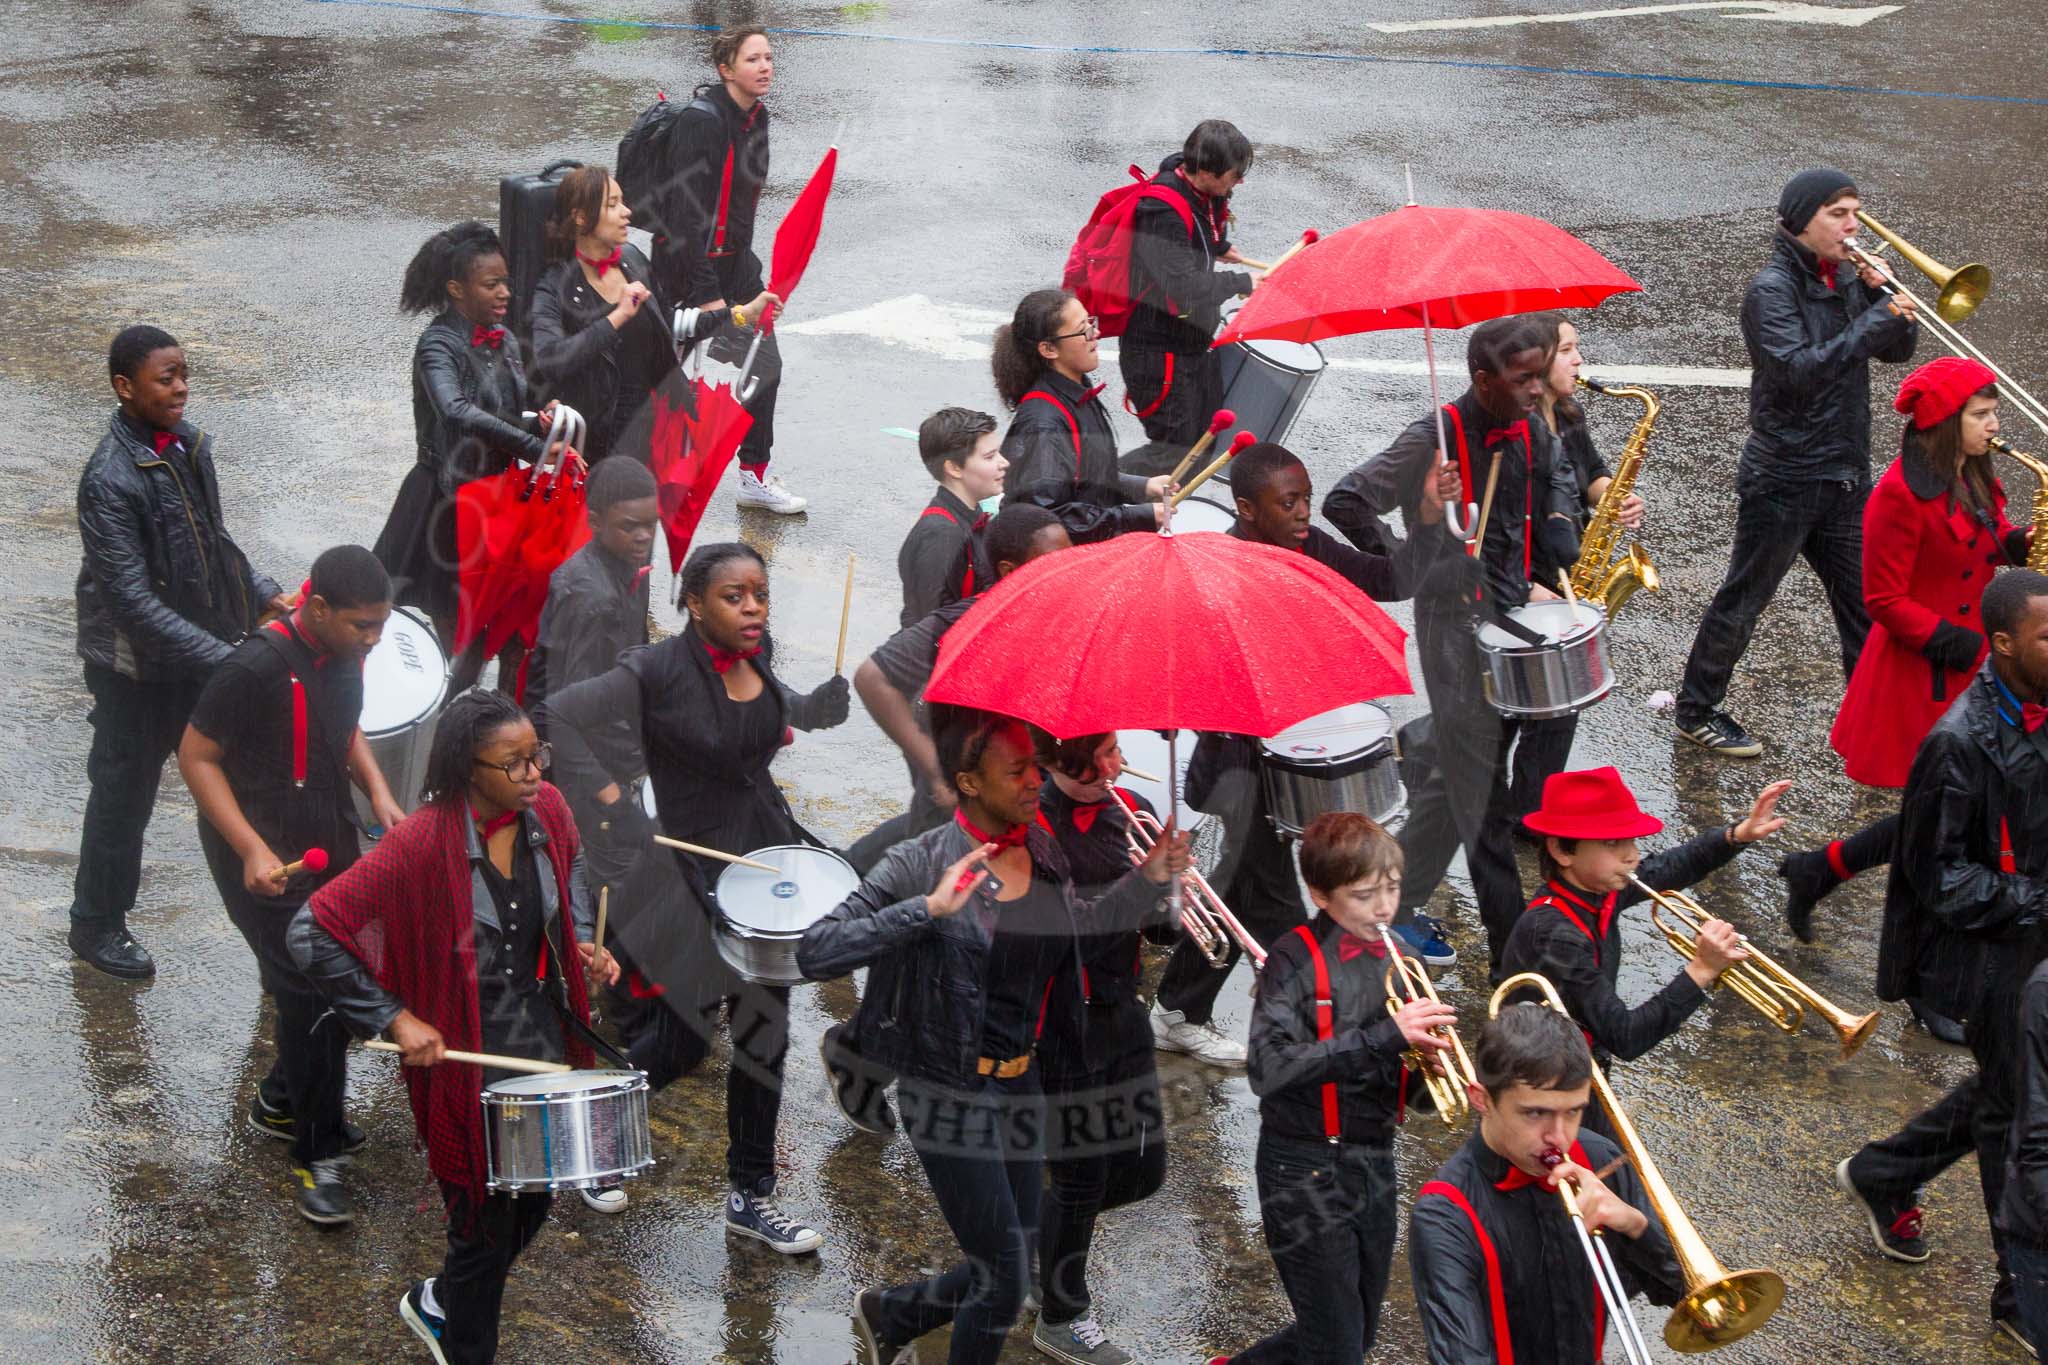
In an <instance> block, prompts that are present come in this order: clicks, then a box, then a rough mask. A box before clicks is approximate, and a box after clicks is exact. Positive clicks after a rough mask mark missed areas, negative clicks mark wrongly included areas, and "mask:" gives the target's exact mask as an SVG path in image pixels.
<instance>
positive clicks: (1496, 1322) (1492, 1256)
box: [1410, 1180, 1515, 1365]
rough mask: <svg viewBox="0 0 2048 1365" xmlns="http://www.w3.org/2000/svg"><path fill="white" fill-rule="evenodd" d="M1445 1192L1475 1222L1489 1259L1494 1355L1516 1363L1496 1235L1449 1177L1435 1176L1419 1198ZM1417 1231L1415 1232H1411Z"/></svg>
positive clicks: (1474, 1231) (1481, 1247)
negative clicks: (1438, 1178) (1509, 1333)
mask: <svg viewBox="0 0 2048 1365" xmlns="http://www.w3.org/2000/svg"><path fill="white" fill-rule="evenodd" d="M1432 1194H1436V1195H1442V1196H1443V1197H1444V1198H1445V1199H1448V1200H1450V1201H1451V1202H1452V1203H1453V1204H1455V1205H1457V1206H1458V1207H1459V1208H1460V1209H1463V1210H1464V1212H1465V1217H1466V1218H1468V1219H1470V1220H1471V1222H1472V1235H1473V1236H1474V1237H1475V1238H1477V1239H1478V1241H1479V1254H1480V1255H1481V1256H1483V1257H1484V1258H1485V1259H1486V1297H1487V1300H1488V1302H1489V1304H1490V1306H1491V1307H1492V1309H1493V1357H1494V1359H1495V1360H1497V1361H1499V1362H1500V1365H1515V1347H1514V1343H1513V1341H1511V1340H1510V1339H1509V1337H1508V1295H1507V1289H1506V1288H1505V1286H1503V1285H1502V1284H1501V1278H1500V1253H1499V1252H1497V1251H1495V1250H1494V1248H1493V1238H1491V1237H1489V1236H1487V1234H1486V1225H1485V1224H1484V1223H1481V1222H1480V1221H1479V1212H1478V1210H1476V1209H1474V1208H1473V1207H1472V1201H1471V1200H1469V1199H1467V1198H1465V1192H1464V1191H1463V1190H1461V1189H1459V1188H1458V1187H1457V1186H1456V1185H1453V1184H1451V1183H1450V1182H1449V1181H1447V1180H1432V1181H1430V1182H1429V1183H1428V1184H1426V1185H1424V1186H1423V1187H1422V1188H1421V1189H1420V1190H1418V1191H1416V1194H1415V1197H1416V1198H1417V1199H1422V1198H1425V1197H1427V1196H1429V1195H1432ZM1410 1235H1411V1236H1412V1235H1413V1234H1412V1233H1411V1234H1410Z"/></svg>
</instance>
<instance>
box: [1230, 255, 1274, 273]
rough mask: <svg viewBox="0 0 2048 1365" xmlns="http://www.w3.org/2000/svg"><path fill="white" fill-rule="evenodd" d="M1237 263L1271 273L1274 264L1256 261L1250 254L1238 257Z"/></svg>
mask: <svg viewBox="0 0 2048 1365" xmlns="http://www.w3.org/2000/svg"><path fill="white" fill-rule="evenodd" d="M1237 263H1238V264H1239V265H1241V266H1246V267H1248V268H1250V269H1252V270H1263V271H1265V272H1266V273H1267V274H1269V275H1270V274H1272V273H1273V267H1272V266H1270V265H1267V264H1266V263H1265V262H1264V261H1255V260H1253V259H1252V258H1251V257H1249V256H1239V257H1238V258H1237Z"/></svg>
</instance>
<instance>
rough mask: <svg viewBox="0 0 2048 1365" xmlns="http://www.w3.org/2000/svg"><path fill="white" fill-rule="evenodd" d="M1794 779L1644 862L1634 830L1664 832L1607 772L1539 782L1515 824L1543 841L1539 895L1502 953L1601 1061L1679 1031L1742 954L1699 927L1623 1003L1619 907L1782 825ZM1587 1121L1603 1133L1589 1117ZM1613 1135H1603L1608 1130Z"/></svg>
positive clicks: (1716, 932)
mask: <svg viewBox="0 0 2048 1365" xmlns="http://www.w3.org/2000/svg"><path fill="white" fill-rule="evenodd" d="M1791 785H1792V784H1791V783H1790V782H1789V781H1783V782H1773V783H1771V784H1770V785H1769V786H1768V787H1765V788H1764V789H1763V791H1761V792H1760V793H1758V794H1757V798H1756V801H1755V803H1754V804H1753V805H1751V807H1750V809H1749V814H1748V815H1746V816H1744V817H1743V818H1742V819H1741V820H1740V821H1738V822H1737V823H1735V824H1732V825H1727V826H1724V827H1723V828H1720V829H1713V830H1708V831H1707V832H1706V833H1704V834H1698V835H1695V836H1693V837H1692V838H1691V839H1688V840H1687V841H1686V842H1684V843H1682V844H1680V845H1678V846H1677V847H1676V848H1669V849H1665V850H1664V851H1662V852H1660V853H1653V854H1651V855H1650V856H1649V857H1647V858H1645V857H1643V855H1642V852H1641V850H1639V849H1638V848H1637V847H1636V840H1637V839H1638V838H1640V837H1642V836H1645V835H1650V834H1656V833H1659V832H1661V831H1662V830H1663V828H1664V822H1663V821H1661V820H1659V819H1658V818H1657V817H1656V816H1654V815H1648V814H1645V813H1644V812H1643V811H1642V809H1641V808H1640V807H1638V806H1637V805H1636V799H1635V796H1634V794H1633V793H1631V792H1630V791H1629V789H1628V787H1627V786H1626V785H1625V784H1624V783H1623V782H1622V779H1621V774H1620V773H1619V772H1617V771H1615V770H1614V769H1613V768H1594V769H1592V770H1590V771H1586V772H1568V773H1558V774H1557V775H1556V776H1554V777H1552V778H1550V779H1549V780H1548V781H1546V782H1545V783H1544V784H1543V805H1542V807H1541V808H1540V809H1538V810H1535V811H1532V812H1531V813H1530V814H1528V815H1526V816H1524V817H1523V819H1522V823H1523V824H1524V825H1525V826H1527V827H1528V828H1529V829H1530V830H1531V831H1532V832H1533V833H1535V834H1536V835H1537V836H1538V837H1539V838H1541V839H1542V841H1543V846H1542V849H1541V851H1540V853H1539V854H1538V857H1539V859H1540V861H1541V863H1542V866H1543V879H1544V892H1543V894H1542V895H1540V896H1538V897H1537V898H1536V899H1535V900H1534V901H1532V902H1530V904H1529V908H1528V910H1526V911H1525V912H1523V915H1522V918H1521V919H1520V920H1518V921H1516V923H1515V929H1514V932H1513V933H1512V934H1510V935H1509V936H1508V946H1507V950H1506V952H1505V953H1504V954H1503V955H1502V961H1501V965H1502V969H1503V970H1504V971H1506V972H1508V973H1516V972H1538V973H1541V974H1542V975H1544V976H1546V977H1548V978H1550V980H1551V981H1552V982H1553V983H1554V984H1555V985H1556V986H1557V990H1558V994H1559V995H1560V996H1561V997H1563V999H1564V1002H1565V1007H1566V1009H1567V1010H1568V1011H1569V1012H1570V1014H1571V1018H1572V1021H1573V1022H1574V1023H1576V1024H1577V1025H1578V1026H1579V1027H1580V1028H1581V1029H1583V1030H1585V1032H1586V1036H1587V1039H1588V1040H1589V1042H1590V1043H1591V1045H1592V1048H1593V1053H1594V1057H1595V1059H1596V1060H1597V1061H1598V1062H1599V1064H1600V1065H1601V1066H1602V1067H1603V1068H1604V1067H1608V1066H1609V1065H1610V1063H1611V1060H1612V1059H1613V1058H1615V1057H1619V1058H1621V1059H1622V1060H1623V1061H1633V1060H1635V1059H1636V1058H1637V1057H1640V1056H1642V1055H1643V1054H1644V1053H1646V1052H1648V1051H1649V1050H1650V1049H1651V1048H1653V1047H1655V1046H1656V1045H1657V1044H1658V1043H1660V1042H1662V1041H1664V1039H1666V1038H1668V1037H1670V1036H1671V1035H1672V1034H1673V1033H1675V1032H1677V1031H1678V1029H1679V1026H1680V1025H1682V1024H1683V1023H1684V1022H1685V1021H1686V1019H1687V1018H1688V1017H1690V1016H1691V1014H1692V1012H1693V1011H1694V1010H1696V1009H1698V1008H1699V1007H1700V1005H1701V1003H1702V1002H1703V1001H1705V1000H1706V998H1707V992H1708V991H1710V990H1712V989H1714V987H1715V986H1717V985H1719V984H1720V981H1721V975H1722V973H1723V972H1725V971H1726V970H1727V969H1728V968H1729V967H1730V966H1731V965H1733V964H1735V963H1738V962H1742V961H1744V960H1746V959H1747V958H1748V957H1749V951H1748V949H1746V948H1744V947H1743V945H1742V935H1740V934H1738V933H1737V932H1736V931H1735V927H1734V926H1733V925H1731V924H1729V923H1728V922H1727V921H1725V920H1719V919H1709V920H1706V921H1704V922H1703V923H1702V924H1700V925H1699V927H1698V931H1697V932H1696V933H1695V934H1694V935H1693V937H1694V944H1695V948H1694V952H1693V954H1692V959H1691V960H1690V961H1689V962H1687V963H1686V964H1685V966H1684V967H1683V968H1681V969H1680V970H1679V971H1678V973H1677V974H1676V975H1674V976H1673V977H1672V978H1671V980H1670V982H1669V983H1667V984H1666V985H1665V987H1664V989H1662V990H1660V991H1658V992H1657V993H1656V994H1655V995H1653V996H1651V997H1650V998H1649V999H1648V1000H1646V1001H1644V1002H1643V1003H1642V1004H1640V1005H1637V1006H1635V1007H1634V1008H1630V1007H1629V1006H1628V1005H1627V1004H1626V1003H1624V1002H1623V1000H1622V998H1621V995H1620V994H1619V992H1617V991H1616V989H1615V983H1616V981H1617V979H1618V977H1619V975H1620V972H1621V924H1620V919H1621V912H1622V911H1623V910H1625V909H1627V908H1628V907H1629V906H1631V905H1636V904H1639V903H1641V902H1642V901H1644V900H1646V899H1648V898H1649V896H1650V894H1651V892H1652V891H1653V890H1655V891H1669V890H1677V889H1680V888H1683V887H1687V886H1691V885H1692V884H1693V883H1694V882H1697V881H1699V880H1701V879H1702V878H1704V877H1706V876H1707V875H1708V874H1709V873H1711V872H1713V871H1714V870H1715V869H1717V868H1719V867H1721V866H1723V865H1724V864H1726V863H1727V862H1728V861H1729V860H1730V859H1731V858H1733V857H1734V856H1735V855H1736V854H1737V853H1738V852H1740V851H1741V850H1742V849H1743V848H1745V847H1747V846H1748V845H1750V844H1753V843H1755V842H1757V841H1758V840H1760V839H1766V838H1769V837H1770V836H1771V835H1772V834H1775V833H1776V832H1777V831H1778V830H1780V829H1782V828H1784V826H1785V819H1784V817H1783V816H1781V815H1779V814H1778V813H1777V810H1778V799H1779V798H1780V797H1782V796H1783V795H1784V794H1785V791H1786V789H1787V788H1789V787H1790V786H1791ZM1588 1123H1589V1125H1590V1126H1591V1127H1593V1128H1594V1129H1595V1130H1596V1131H1599V1132H1602V1133H1605V1132H1606V1131H1607V1130H1606V1128H1605V1127H1604V1123H1605V1120H1604V1118H1603V1117H1602V1116H1600V1115H1598V1114H1595V1115H1592V1116H1590V1117H1589V1119H1588ZM1609 1136H1611V1134H1609Z"/></svg>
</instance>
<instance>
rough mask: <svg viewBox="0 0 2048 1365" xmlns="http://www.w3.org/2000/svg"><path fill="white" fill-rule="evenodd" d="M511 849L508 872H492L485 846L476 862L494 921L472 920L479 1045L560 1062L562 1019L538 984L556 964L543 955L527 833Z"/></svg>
mask: <svg viewBox="0 0 2048 1365" xmlns="http://www.w3.org/2000/svg"><path fill="white" fill-rule="evenodd" d="M512 850H513V851H512V875H511V876H510V877H506V876H505V875H503V874H502V873H500V872H499V871H498V868H497V865H496V864H495V863H493V862H492V861H491V859H490V855H489V853H488V851H486V853H485V856H484V857H483V859H482V860H481V861H480V862H479V863H478V864H477V865H476V866H477V870H478V874H479V875H480V876H481V877H482V878H483V883H484V889H485V890H486V891H488V892H489V893H490V897H491V906H492V908H493V909H494V910H495V911H496V912H497V921H498V923H497V926H496V927H495V928H494V927H493V926H491V925H490V924H487V923H485V922H484V920H483V919H482V918H478V919H476V920H474V921H473V922H472V923H473V926H474V929H475V934H476V976H477V1002H476V1003H477V1015H478V1019H479V1021H480V1023H481V1025H482V1031H483V1050H484V1051H486V1052H497V1053H502V1054H504V1055H506V1056H512V1057H534V1058H538V1059H540V1060H542V1061H559V1060H560V1059H561V1057H562V1055H563V1051H564V1049H563V1046H562V1020H561V1016H560V1015H558V1014H557V1013H556V1012H555V1007H554V1006H553V1005H552V1004H550V1003H549V1002H548V998H547V994H546V992H545V991H544V990H543V989H542V987H543V984H544V981H545V980H547V979H551V978H553V977H555V976H556V975H557V974H558V973H559V972H560V971H561V964H560V963H559V962H557V961H556V960H555V954H554V952H553V950H552V949H550V950H549V951H548V954H547V960H546V962H545V963H543V961H542V956H541V952H542V945H543V944H545V943H546V942H547V939H546V923H545V920H544V918H543V915H544V904H543V902H542V900H541V890H540V870H539V864H538V863H537V862H536V861H535V859H534V856H533V849H532V847H531V846H530V845H529V844H528V843H527V841H526V839H525V838H523V837H521V838H515V839H514V840H513V843H512ZM486 1079H487V1081H488V1080H496V1079H500V1077H498V1076H496V1075H495V1074H494V1075H491V1076H488V1077H487V1078H486Z"/></svg>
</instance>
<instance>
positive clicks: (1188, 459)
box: [1166, 408, 1237, 484]
mask: <svg viewBox="0 0 2048 1365" xmlns="http://www.w3.org/2000/svg"><path fill="white" fill-rule="evenodd" d="M1236 425H1237V414H1236V413H1234V412H1232V411H1231V410H1230V409H1229V408H1218V409H1217V410H1216V415H1215V416H1214V417H1211V418H1210V419H1209V429H1208V430H1207V431H1205V432H1203V433H1202V434H1201V436H1200V437H1198V438H1197V439H1196V441H1195V443H1194V444H1193V445H1191V446H1189V447H1188V453H1187V454H1185V455H1183V456H1181V457H1180V463H1179V464H1177V465H1175V466H1174V467H1173V472H1172V473H1171V474H1169V475H1167V476H1166V481H1167V482H1168V483H1169V484H1174V483H1179V482H1180V479H1181V475H1183V474H1185V473H1187V472H1188V471H1189V470H1190V469H1193V468H1194V467H1195V461H1196V460H1199V459H1201V458H1202V457H1203V456H1204V455H1206V454H1208V453H1209V447H1210V446H1212V445H1214V444H1216V438H1217V437H1218V436H1221V435H1222V434H1223V433H1224V432H1226V431H1228V430H1230V429H1231V428H1232V427H1234V426H1236Z"/></svg>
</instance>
